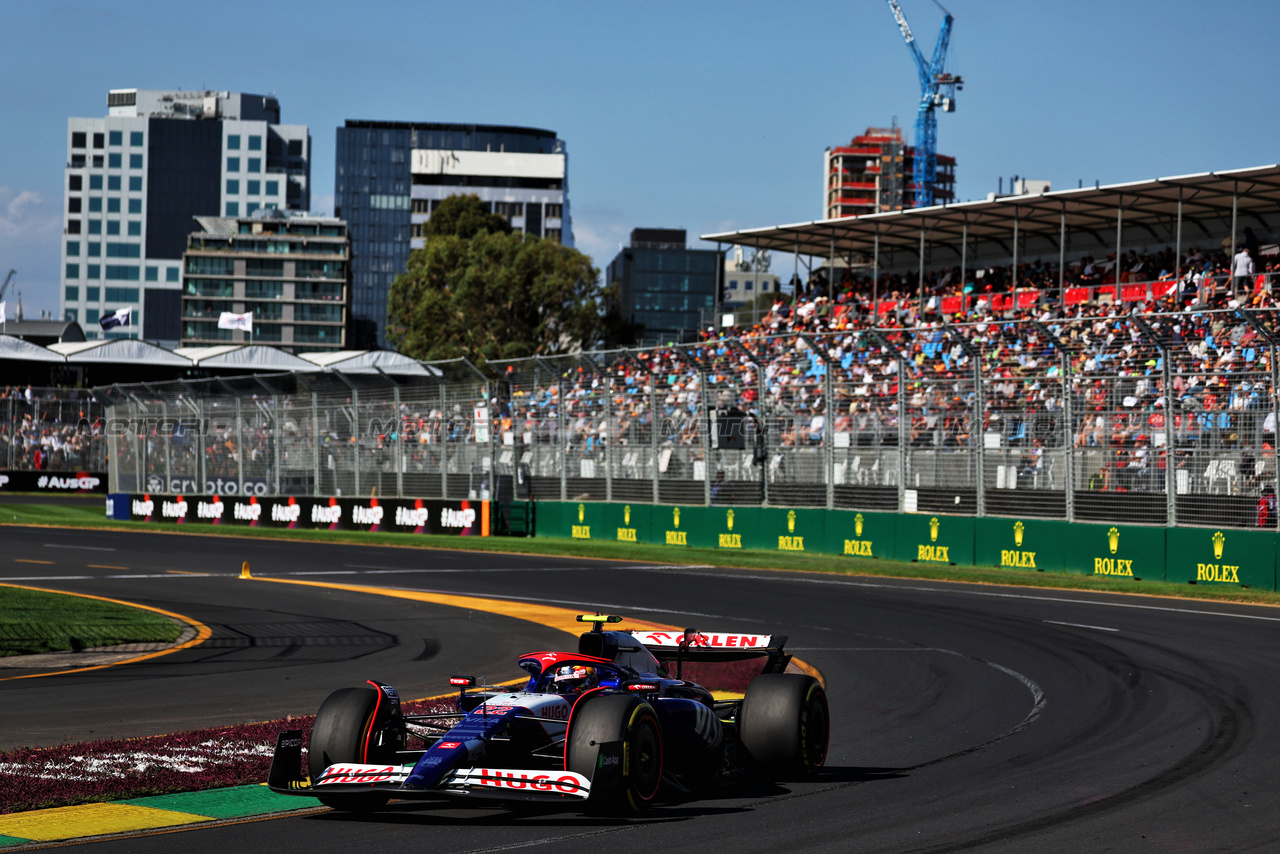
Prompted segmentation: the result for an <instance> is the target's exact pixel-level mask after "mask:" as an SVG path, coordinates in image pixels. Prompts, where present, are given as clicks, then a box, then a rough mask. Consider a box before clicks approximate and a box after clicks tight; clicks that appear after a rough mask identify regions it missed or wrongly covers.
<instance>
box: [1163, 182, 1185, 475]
mask: <svg viewBox="0 0 1280 854" xmlns="http://www.w3.org/2000/svg"><path fill="white" fill-rule="evenodd" d="M1173 280H1174V281H1175V282H1179V283H1181V282H1182V185H1181V184H1179V185H1178V225H1177V227H1176V228H1175V229H1174V239H1173ZM1174 287H1176V288H1178V289H1179V291H1181V288H1182V285H1181V284H1177V285H1174ZM1167 405H1168V404H1167V402H1166V406H1167ZM1169 462H1170V463H1172V462H1173V460H1170V461H1169Z"/></svg>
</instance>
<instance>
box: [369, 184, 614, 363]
mask: <svg viewBox="0 0 1280 854" xmlns="http://www.w3.org/2000/svg"><path fill="white" fill-rule="evenodd" d="M472 198H474V197H472ZM476 201H477V202H478V201H479V200H478V199H476ZM449 202H450V200H446V201H445V202H443V203H441V205H440V207H439V208H437V209H436V211H435V213H433V214H432V217H431V222H432V223H434V222H435V221H436V217H437V216H439V214H440V211H441V210H445V209H446V208H445V206H446V205H447V204H449ZM457 205H458V206H459V207H461V206H463V205H466V206H468V208H469V209H470V211H469V212H468V213H467V214H466V215H465V216H458V217H457V218H456V219H455V220H454V222H455V225H453V226H447V224H442V225H441V226H438V228H441V229H442V230H444V231H445V233H441V234H435V235H430V236H428V237H427V238H426V245H425V246H424V247H423V248H422V249H419V250H416V251H414V252H413V253H412V254H411V255H410V256H409V264H408V268H407V270H406V271H405V272H404V273H403V274H402V275H400V276H399V277H398V278H397V279H396V281H395V282H394V283H393V284H392V286H391V293H390V295H389V297H388V300H387V337H388V338H389V340H391V341H392V342H393V343H394V345H395V346H396V349H398V350H399V351H400V352H401V353H404V354H405V355H408V356H412V357H413V358H415V359H423V360H432V359H452V358H457V357H459V356H465V357H467V358H469V359H471V360H472V361H477V362H479V361H490V360H494V359H511V358H520V357H525V356H534V355H554V354H557V353H564V352H569V351H572V350H574V349H575V348H577V347H591V346H594V345H595V344H597V343H598V342H599V341H600V340H601V338H602V336H603V335H604V334H605V330H606V328H607V326H606V315H605V312H604V308H605V307H606V306H608V305H609V304H610V303H611V302H612V296H613V294H612V292H611V291H610V290H606V289H604V288H602V287H601V286H600V284H599V279H600V272H599V270H597V269H595V268H594V267H593V266H592V265H591V259H590V258H588V257H587V256H586V255H583V254H582V253H581V252H578V251H577V250H575V249H571V248H569V247H567V246H563V245H561V244H560V243H558V242H556V241H554V240H539V239H536V238H526V237H524V236H523V235H521V234H512V233H508V232H506V231H495V230H493V229H489V228H486V227H482V226H481V227H477V228H476V229H475V230H474V231H471V225H470V223H472V222H475V221H476V220H477V219H478V218H477V217H476V216H475V215H474V204H473V203H472V202H469V201H466V200H465V198H464V200H463V201H461V202H458V203H457ZM480 212H481V213H483V208H480ZM447 228H453V229H455V231H456V232H459V233H449V232H448V231H447Z"/></svg>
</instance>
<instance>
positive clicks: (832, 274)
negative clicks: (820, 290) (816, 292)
mask: <svg viewBox="0 0 1280 854" xmlns="http://www.w3.org/2000/svg"><path fill="white" fill-rule="evenodd" d="M835 284H836V233H835V232H834V231H832V232H831V254H830V256H829V257H828V259H827V301H828V302H830V301H831V294H832V293H833V291H832V289H833V288H834V287H835Z"/></svg>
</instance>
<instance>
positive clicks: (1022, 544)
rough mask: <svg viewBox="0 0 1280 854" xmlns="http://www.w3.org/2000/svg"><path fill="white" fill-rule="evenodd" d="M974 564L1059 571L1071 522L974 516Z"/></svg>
mask: <svg viewBox="0 0 1280 854" xmlns="http://www.w3.org/2000/svg"><path fill="white" fill-rule="evenodd" d="M973 521H974V537H973V549H974V554H973V562H974V564H975V565H976V566H998V567H1000V568H1001V569H1027V570H1031V571H1040V572H1062V571H1063V569H1064V567H1065V566H1066V547H1067V543H1068V542H1070V540H1071V537H1072V534H1071V529H1072V526H1071V525H1070V524H1068V523H1066V522H1054V521H1049V520H1044V519H993V518H986V519H975V520H973Z"/></svg>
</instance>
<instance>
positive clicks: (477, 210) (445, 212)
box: [423, 193, 511, 237]
mask: <svg viewBox="0 0 1280 854" xmlns="http://www.w3.org/2000/svg"><path fill="white" fill-rule="evenodd" d="M482 231H487V232H490V233H491V234H510V233H511V224H510V223H509V222H507V221H506V219H504V218H503V217H500V216H498V215H497V214H492V213H489V212H488V211H487V210H485V207H484V202H482V201H480V197H479V196H477V195H476V194H475V193H471V194H470V195H466V196H449V197H448V198H446V199H444V200H443V201H441V202H440V204H438V205H436V209H435V210H434V211H432V212H431V219H429V220H427V227H426V228H425V229H424V232H423V233H424V235H425V236H426V237H442V236H444V235H447V234H452V235H454V236H455V237H475V236H476V235H477V234H479V233H480V232H482Z"/></svg>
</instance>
